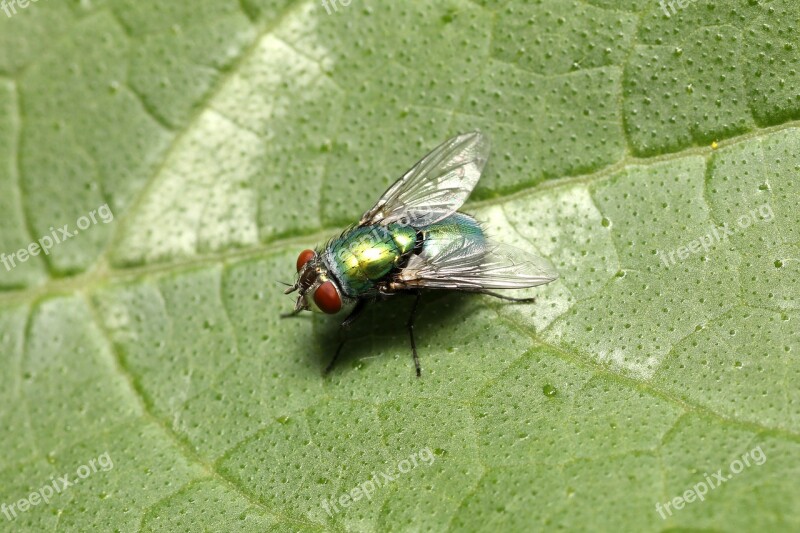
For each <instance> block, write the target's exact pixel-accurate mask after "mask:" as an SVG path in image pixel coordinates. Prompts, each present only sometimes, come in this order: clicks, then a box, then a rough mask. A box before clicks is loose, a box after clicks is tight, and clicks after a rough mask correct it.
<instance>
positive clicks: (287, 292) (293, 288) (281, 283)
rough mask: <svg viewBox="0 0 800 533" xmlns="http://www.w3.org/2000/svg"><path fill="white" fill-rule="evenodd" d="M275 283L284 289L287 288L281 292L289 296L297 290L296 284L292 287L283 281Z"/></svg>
mask: <svg viewBox="0 0 800 533" xmlns="http://www.w3.org/2000/svg"><path fill="white" fill-rule="evenodd" d="M275 282H276V283H277V284H278V285H283V286H284V287H288V288H287V289H286V290H285V291H283V294H291V293H293V292H294V291H296V290H297V284H296V283H295V284H294V285H292V284H291V283H286V282H285V281H280V280H275Z"/></svg>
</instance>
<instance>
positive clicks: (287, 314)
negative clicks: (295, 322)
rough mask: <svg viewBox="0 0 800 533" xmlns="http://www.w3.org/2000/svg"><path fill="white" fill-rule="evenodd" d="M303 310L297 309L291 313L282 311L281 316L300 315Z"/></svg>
mask: <svg viewBox="0 0 800 533" xmlns="http://www.w3.org/2000/svg"><path fill="white" fill-rule="evenodd" d="M302 311H303V309H295V310H294V311H292V312H291V313H281V318H291V317H293V316H297V315H299V314H300V313H301V312H302Z"/></svg>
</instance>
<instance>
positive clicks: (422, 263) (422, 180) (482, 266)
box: [283, 131, 558, 377]
mask: <svg viewBox="0 0 800 533" xmlns="http://www.w3.org/2000/svg"><path fill="white" fill-rule="evenodd" d="M488 157H489V141H488V139H487V138H486V137H485V136H484V135H483V134H481V133H480V132H477V131H475V132H472V133H466V134H464V135H459V136H457V137H454V138H452V139H450V140H448V141H445V142H444V143H443V144H441V145H440V146H438V147H437V148H436V149H434V150H433V151H432V152H431V153H429V154H428V155H426V156H425V157H424V158H422V160H420V161H419V162H418V163H417V164H416V165H414V166H413V167H412V168H411V169H410V170H409V171H408V172H406V173H405V175H403V177H401V178H400V179H399V180H397V182H395V183H394V185H392V186H391V187H389V189H388V190H387V191H386V192H385V193H384V194H383V196H381V198H380V199H379V200H378V202H377V203H376V204H375V205H374V206H373V207H372V208H371V209H370V210H369V211H367V212H366V213H364V215H363V216H362V217H361V220H359V222H358V224H355V225H353V226H351V227H350V228H348V229H347V230H345V231H344V232H343V233H342V234H341V235H339V236H338V237H334V238H333V239H331V240H330V241H328V242H327V243H326V244H325V245H324V246H322V247H321V248H317V249H316V250H304V251H302V252H301V253H300V255H299V256H298V258H297V279H296V281H295V283H294V285H291V286H290V287H289V288H288V289H287V290H286V294H290V293H292V292H294V291H299V295H298V297H297V302H296V304H295V308H294V311H293V312H291V313H288V314H286V315H283V316H285V317H288V316H295V315H297V314H298V313H300V312H302V311H306V310H310V311H320V312H323V313H327V314H330V315H335V314H339V313H341V314H342V315H343V316H346V318H345V319H344V321H343V322H342V324H341V328H342V331H344V330H346V329H347V328H348V327H349V326H350V325H351V324H352V323H353V321H354V320H356V318H358V316H359V315H360V314H361V312H362V311H363V310H364V307H365V306H366V305H367V304H368V303H370V302H374V301H378V300H385V299H388V298H390V297H392V296H394V295H397V294H411V295H413V296H415V300H414V304H413V306H412V308H411V314H410V315H409V318H408V322H407V325H406V327H407V328H408V334H409V338H410V339H411V353H412V355H413V358H414V367H415V369H416V372H417V376H418V377H419V376H421V375H422V372H421V369H420V364H419V355H418V354H417V345H416V342H415V340H414V317H415V315H416V312H417V307H418V304H419V300H420V296H421V294H422V291H424V290H435V289H439V290H441V289H446V290H454V291H466V292H475V293H480V294H488V295H490V296H494V297H496V298H500V299H503V300H508V301H512V302H518V303H532V302H534V301H535V299H534V298H513V297H510V296H506V295H504V294H499V293H497V292H493V290H494V289H524V288H528V287H535V286H537V285H543V284H545V283H549V282H551V281H553V280H555V279H556V278H557V277H558V274H556V272H555V271H554V269H553V267H552V266H551V265H550V264H549V263H548V262H547V261H545V260H544V259H541V258H539V257H535V256H533V255H531V254H529V253H528V252H526V251H524V250H521V249H519V248H515V247H513V246H509V245H507V244H500V243H497V242H493V241H491V240H490V239H488V238H487V236H486V233H485V232H484V230H483V228H482V227H481V225H480V223H478V222H477V221H476V220H475V219H474V218H472V217H471V216H470V215H467V214H465V213H461V212H458V209H459V208H460V207H461V206H462V205H463V204H464V202H465V201H466V200H467V198H468V197H469V195H470V193H471V192H472V190H473V189H474V188H475V185H476V184H477V183H478V180H479V179H480V177H481V173H482V172H483V168H484V166H485V165H486V160H487V159H488ZM345 342H346V338H344V337H343V339H342V341H341V342H340V343H339V346H338V348H337V349H336V352H335V354H334V356H333V359H331V362H330V364H329V365H328V366H327V368H326V369H325V372H326V373H328V372H329V371H330V370H331V369H332V368H333V365H334V363H335V362H336V359H337V358H338V357H339V354H340V353H341V351H342V347H343V346H344V344H345Z"/></svg>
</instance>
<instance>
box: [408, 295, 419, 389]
mask: <svg viewBox="0 0 800 533" xmlns="http://www.w3.org/2000/svg"><path fill="white" fill-rule="evenodd" d="M421 296H422V293H421V292H417V297H416V298H415V299H414V305H413V306H412V307H411V314H410V315H409V317H408V323H407V324H406V325H407V326H408V336H409V337H410V338H411V352H412V353H413V355H414V368H416V370H417V377H420V376H422V369H421V368H420V366H419V355H417V343H416V342H415V341H414V316H415V315H416V314H417V304H418V303H419V299H420V297H421Z"/></svg>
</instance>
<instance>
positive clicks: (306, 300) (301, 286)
mask: <svg viewBox="0 0 800 533" xmlns="http://www.w3.org/2000/svg"><path fill="white" fill-rule="evenodd" d="M294 291H299V294H298V296H297V302H296V303H295V306H294V310H295V311H298V312H299V311H305V310H308V311H321V312H323V313H327V314H329V315H335V314H336V313H338V312H339V311H341V310H342V308H343V307H349V305H350V304H351V299H350V298H347V297H346V296H345V295H344V294H342V291H341V289H340V288H339V284H338V283H337V282H336V279H335V278H334V277H333V276H332V275H330V273H329V272H328V268H327V267H326V266H325V263H324V262H323V261H322V258H321V257H320V254H319V253H317V252H316V251H314V250H303V251H302V252H300V255H299V256H298V257H297V281H295V284H294V285H293V286H291V287H289V288H288V289H286V294H290V293H292V292H294Z"/></svg>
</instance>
